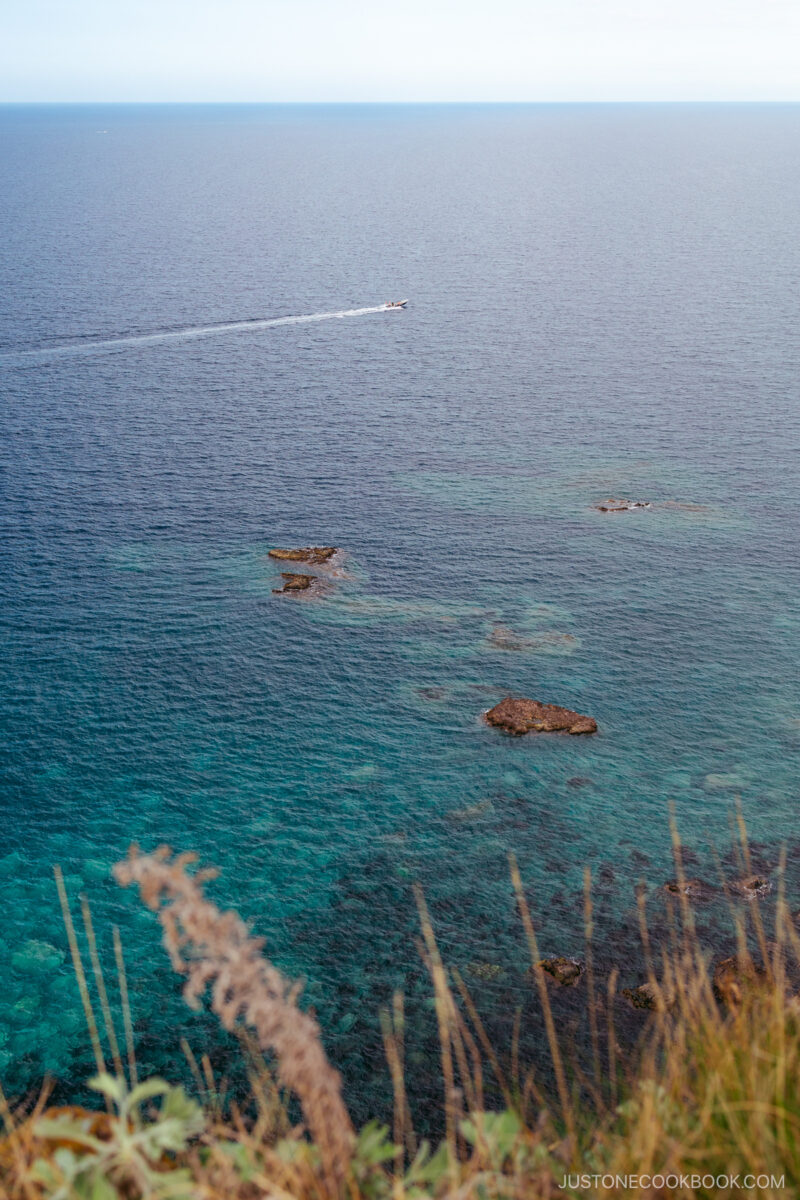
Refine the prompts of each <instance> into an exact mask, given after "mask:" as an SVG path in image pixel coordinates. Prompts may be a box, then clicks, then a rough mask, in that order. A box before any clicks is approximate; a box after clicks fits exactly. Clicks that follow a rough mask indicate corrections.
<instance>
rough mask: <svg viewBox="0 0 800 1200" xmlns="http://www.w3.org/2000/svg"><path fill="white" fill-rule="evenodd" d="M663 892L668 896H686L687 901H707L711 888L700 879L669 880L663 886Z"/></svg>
mask: <svg viewBox="0 0 800 1200" xmlns="http://www.w3.org/2000/svg"><path fill="white" fill-rule="evenodd" d="M664 891H665V892H666V893H667V894H668V895H670V896H676V897H677V896H686V897H687V899H689V900H708V899H709V896H710V893H711V888H709V886H708V884H706V883H703V881H702V879H684V880H683V882H681V881H680V880H679V879H670V880H669V882H668V883H665V884H664Z"/></svg>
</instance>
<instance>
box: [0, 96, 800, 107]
mask: <svg viewBox="0 0 800 1200" xmlns="http://www.w3.org/2000/svg"><path fill="white" fill-rule="evenodd" d="M92 104H104V105H109V106H110V105H140V106H142V107H147V106H148V105H160V106H163V107H167V106H172V107H175V108H180V107H187V106H201V105H209V106H210V105H214V106H217V107H219V106H224V105H228V106H230V107H232V108H233V107H238V108H244V107H252V108H256V107H258V108H265V107H269V106H271V107H282V108H291V107H294V108H297V107H301V106H303V107H318V108H323V107H331V106H333V105H336V106H339V107H352V108H358V107H377V106H381V107H385V108H389V107H398V108H399V107H411V106H413V105H426V106H428V107H431V108H433V107H439V108H448V107H449V108H454V107H458V106H467V105H496V106H498V107H506V108H510V107H521V106H531V107H532V106H534V105H573V104H574V105H578V104H581V105H598V106H600V105H611V104H641V105H644V104H648V105H656V104H708V105H720V104H796V105H800V96H798V97H797V98H775V97H772V98H768V97H751V98H744V97H728V98H721V97H718V98H716V99H710V98H709V97H703V98H700V97H697V98H693V97H681V98H676V97H670V98H668V97H663V98H652V97H651V98H649V99H644V98H636V97H619V98H617V99H609V98H606V99H588V98H587V99H558V100H556V99H550V100H546V99H538V100H478V99H474V100H426V99H417V100H174V99H173V100H158V99H155V100H108V99H102V100H98V99H91V100H89V99H83V100H13V99H5V100H4V99H2V98H0V107H3V108H10V107H20V108H22V107H36V106H41V107H55V106H64V107H66V106H70V105H71V106H74V107H78V106H88V105H92Z"/></svg>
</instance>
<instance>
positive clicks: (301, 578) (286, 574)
mask: <svg viewBox="0 0 800 1200" xmlns="http://www.w3.org/2000/svg"><path fill="white" fill-rule="evenodd" d="M281 579H283V580H285V583H284V585H283V587H280V588H273V589H272V590H273V592H277V593H278V595H280V594H281V593H282V592H305V591H307V590H308V588H310V587H311V585H312V583H314V582H315V581H316V579H317V576H316V575H294V574H292V572H290V571H281Z"/></svg>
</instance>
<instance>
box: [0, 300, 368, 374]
mask: <svg viewBox="0 0 800 1200" xmlns="http://www.w3.org/2000/svg"><path fill="white" fill-rule="evenodd" d="M385 311H387V310H386V306H385V305H384V304H378V305H375V306H373V307H372V308H344V309H340V311H339V312H325V313H308V314H306V315H304V316H299V317H264V318H263V319H262V318H260V317H255V318H252V319H250V320H247V321H228V322H226V323H225V324H222V325H196V326H189V327H187V328H186V329H168V330H163V331H161V332H157V333H132V334H125V335H123V336H121V337H113V338H103V339H101V340H99V341H96V342H92V341H85V342H66V343H64V344H63V345H60V346H39V347H37V348H35V349H30V350H9V351H0V361H5V362H8V361H9V360H12V359H30V358H35V357H50V356H55V355H68V354H87V353H93V352H94V351H97V350H101V351H102V350H113V349H115V348H116V347H117V346H146V345H157V344H158V343H160V342H179V341H189V340H190V339H192V338H203V337H214V336H215V335H216V334H220V333H239V332H243V331H244V330H252V331H257V330H260V329H274V328H275V327H276V326H278V325H306V324H309V323H310V322H312V321H331V320H333V319H335V318H343V317H364V316H367V314H368V313H379V312H385Z"/></svg>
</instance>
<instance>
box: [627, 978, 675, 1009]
mask: <svg viewBox="0 0 800 1200" xmlns="http://www.w3.org/2000/svg"><path fill="white" fill-rule="evenodd" d="M622 994H623V996H624V997H625V999H626V1000H628V1001H629V1002H630V1003H631V1004H632V1005H633V1007H634V1008H646V1009H649V1010H651V1011H653V1012H655V1011H657V1010H658V1009H662V1010H663V1009H665V1008H671V1007H672V1005H673V1004H674V1003H675V999H674V997H673V996H670V995H667V994H665V993H664V992H663V991H662V990H661V988H660V987H659V986H658V984H655V983H640V984H639V986H638V987H635V988H623V989H622Z"/></svg>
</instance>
